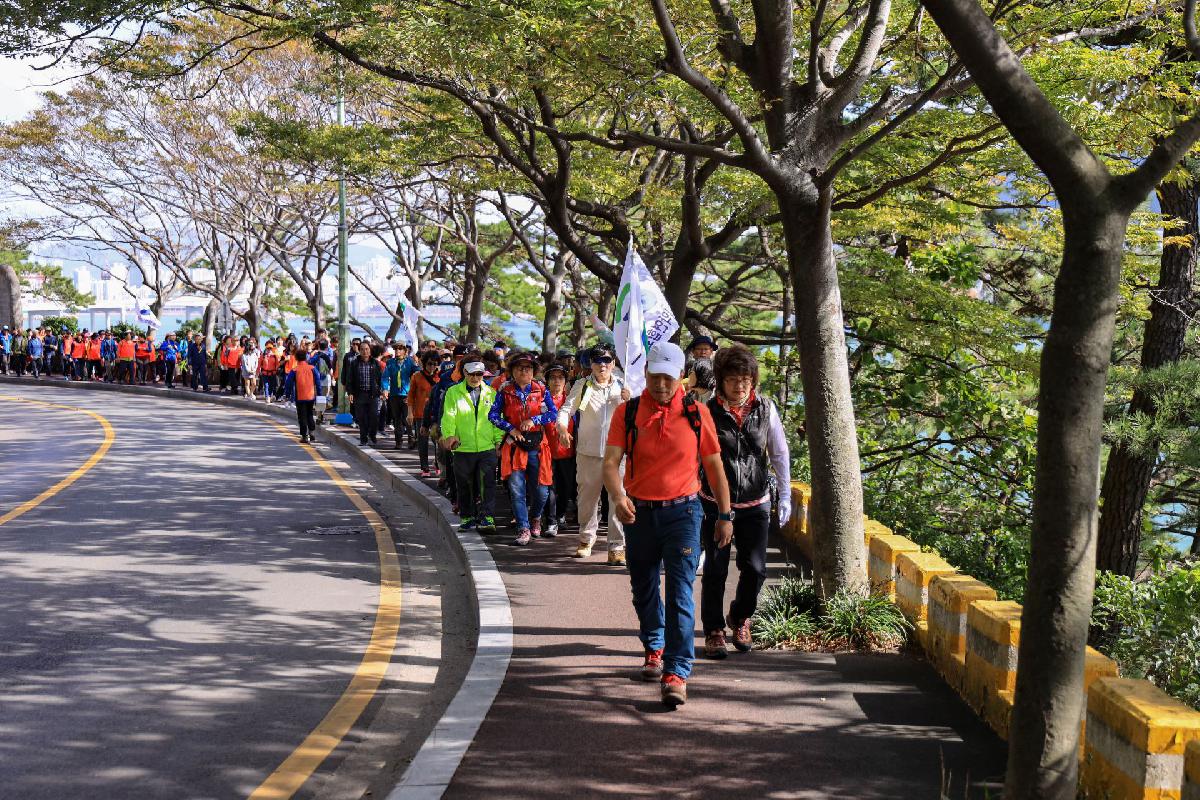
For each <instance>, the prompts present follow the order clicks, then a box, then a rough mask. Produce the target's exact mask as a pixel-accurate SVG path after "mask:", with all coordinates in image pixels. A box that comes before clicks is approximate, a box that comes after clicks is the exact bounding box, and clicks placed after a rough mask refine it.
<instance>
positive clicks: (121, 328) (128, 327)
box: [108, 322, 144, 339]
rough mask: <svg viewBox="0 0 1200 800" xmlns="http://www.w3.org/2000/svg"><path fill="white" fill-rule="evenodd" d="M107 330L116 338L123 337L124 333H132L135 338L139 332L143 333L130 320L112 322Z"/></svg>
mask: <svg viewBox="0 0 1200 800" xmlns="http://www.w3.org/2000/svg"><path fill="white" fill-rule="evenodd" d="M108 330H109V331H110V332H111V333H112V335H113V336H115V337H116V338H117V339H124V338H125V334H126V333H132V334H133V335H134V337H135V338H136V337H137V336H138V335H139V334H142V333H144V330H143V329H142V328H141V327H139V326H137V325H134V324H133V323H130V322H114V323H113V324H112V325H109V326H108Z"/></svg>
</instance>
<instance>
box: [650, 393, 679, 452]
mask: <svg viewBox="0 0 1200 800" xmlns="http://www.w3.org/2000/svg"><path fill="white" fill-rule="evenodd" d="M642 398H643V399H644V400H649V401H650V405H649V408H650V416H649V417H648V418H647V419H646V425H645V427H646V428H649V427H651V426H653V425H654V424H655V423H658V440H659V441H660V442H661V441H662V440H663V439H665V438H666V437H667V419H668V418H670V417H674V416H678V415H679V414H681V413H683V387H680V388H678V389H676V390H675V395H674V396H673V397H672V398H671V400H670V402H668V403H667V404H666V405H663V404H662V403H659V402H658V401H657V400H655V399H654V395H652V394H650V393H649V392H647V393H646V394H644V395H642Z"/></svg>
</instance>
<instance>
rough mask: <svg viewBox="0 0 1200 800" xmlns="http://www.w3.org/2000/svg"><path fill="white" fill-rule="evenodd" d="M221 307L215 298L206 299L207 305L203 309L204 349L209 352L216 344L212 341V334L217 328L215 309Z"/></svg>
mask: <svg viewBox="0 0 1200 800" xmlns="http://www.w3.org/2000/svg"><path fill="white" fill-rule="evenodd" d="M220 307H221V303H220V301H218V300H217V298H215V297H210V298H209V299H208V305H206V306H205V307H204V349H205V351H209V350H211V349H212V348H213V347H214V346H215V345H216V342H214V341H213V334H214V333H215V331H216V328H217V309H219V308H220Z"/></svg>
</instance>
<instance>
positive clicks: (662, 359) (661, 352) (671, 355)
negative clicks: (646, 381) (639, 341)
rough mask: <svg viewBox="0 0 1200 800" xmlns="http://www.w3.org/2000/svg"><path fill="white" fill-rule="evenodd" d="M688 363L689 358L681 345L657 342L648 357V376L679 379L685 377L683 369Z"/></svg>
mask: <svg viewBox="0 0 1200 800" xmlns="http://www.w3.org/2000/svg"><path fill="white" fill-rule="evenodd" d="M686 363H687V358H686V357H685V356H684V355H683V351H682V350H680V349H679V345H677V344H673V343H671V342H655V344H654V346H653V347H651V348H650V354H649V355H648V356H647V357H646V374H647V375H670V376H671V377H672V378H678V377H681V376H682V375H683V367H684V364H686Z"/></svg>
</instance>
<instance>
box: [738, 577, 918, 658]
mask: <svg viewBox="0 0 1200 800" xmlns="http://www.w3.org/2000/svg"><path fill="white" fill-rule="evenodd" d="M750 624H751V632H752V633H753V635H754V640H755V643H756V644H757V645H758V646H759V647H763V648H768V649H769V648H779V647H791V648H799V649H804V650H827V649H833V650H846V649H854V650H878V649H890V648H894V647H899V646H900V645H903V644H904V642H905V640H906V639H907V637H908V633H909V631H911V630H912V624H911V623H910V622H909V621H908V619H907V618H905V616H904V615H903V614H901V613H900V609H898V608H897V607H896V606H895V604H894V603H892V602H891V601H890V600H889V599H888V598H887V597H886V596H883V595H879V594H875V593H864V592H856V591H852V590H845V589H842V590H839V591H838V592H837V593H836V594H834V595H833V596H832V597H830V598H828V599H827V600H826V601H825V602H824V603H822V602H821V601H820V600H818V598H817V593H816V589H815V588H814V587H813V585H812V584H811V583H809V582H808V581H805V580H803V579H801V578H798V577H796V576H792V575H789V576H785V577H784V578H783V580H781V581H780V582H779V583H778V584H776V585H775V586H772V587H770V588H768V589H767V591H766V592H765V593H764V595H763V598H762V600H761V602H760V603H759V606H758V611H757V612H755V614H754V617H753V618H752V619H751V623H750Z"/></svg>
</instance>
